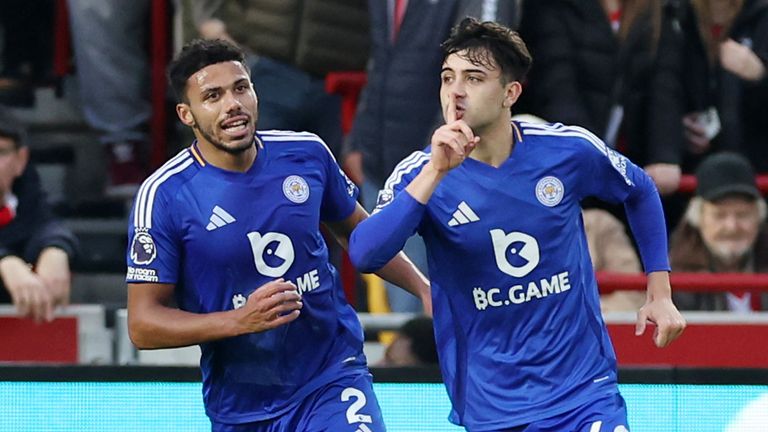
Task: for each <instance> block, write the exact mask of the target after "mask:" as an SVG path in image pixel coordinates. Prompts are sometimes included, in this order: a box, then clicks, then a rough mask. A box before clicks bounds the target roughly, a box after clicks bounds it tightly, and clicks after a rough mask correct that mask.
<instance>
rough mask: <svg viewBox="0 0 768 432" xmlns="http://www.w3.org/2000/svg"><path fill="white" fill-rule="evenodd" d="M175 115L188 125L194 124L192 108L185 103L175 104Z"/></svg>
mask: <svg viewBox="0 0 768 432" xmlns="http://www.w3.org/2000/svg"><path fill="white" fill-rule="evenodd" d="M176 115H178V116H179V120H181V122H182V123H184V124H185V125H187V126H189V127H194V126H195V117H194V116H193V115H192V109H191V108H190V106H189V105H187V104H185V103H180V104H176Z"/></svg>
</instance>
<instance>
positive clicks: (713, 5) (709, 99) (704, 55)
mask: <svg viewBox="0 0 768 432" xmlns="http://www.w3.org/2000/svg"><path fill="white" fill-rule="evenodd" d="M690 6H691V7H690V8H688V9H687V14H686V15H685V16H686V19H685V21H684V24H685V25H684V29H685V35H686V50H685V65H686V70H685V82H686V96H687V100H688V105H687V111H686V112H687V113H688V114H687V115H686V116H685V118H684V123H685V128H686V136H687V138H688V145H689V148H690V150H691V152H692V153H694V154H702V153H705V152H708V151H710V150H714V151H722V150H728V151H735V152H739V153H742V154H744V155H746V156H747V157H748V158H749V159H750V160H751V161H752V163H753V164H754V166H755V169H756V170H757V171H758V172H765V171H768V131H767V130H766V129H765V124H764V123H765V106H766V104H768V79H767V78H766V65H767V64H768V0H735V1H734V0H692V1H691V4H690Z"/></svg>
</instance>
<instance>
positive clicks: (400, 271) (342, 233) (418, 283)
mask: <svg viewBox="0 0 768 432" xmlns="http://www.w3.org/2000/svg"><path fill="white" fill-rule="evenodd" d="M367 218H368V212H366V211H365V209H363V207H362V206H361V205H360V204H357V205H356V206H355V210H354V211H353V212H352V214H351V215H349V216H348V217H347V218H345V219H343V220H341V221H337V222H324V224H325V226H327V227H328V229H329V230H330V231H331V233H333V236H334V237H335V238H336V241H338V242H339V244H340V245H341V246H342V247H343V248H344V250H348V249H349V238H350V236H351V235H352V231H354V229H355V227H356V226H357V224H359V223H360V222H362V221H363V220H365V219H367ZM376 274H377V275H379V276H381V278H382V279H384V280H386V281H388V282H391V283H393V284H395V285H397V286H399V287H402V288H403V289H405V290H406V291H408V292H410V293H411V294H413V295H415V296H416V297H418V298H420V299H421V301H422V302H423V303H424V310H425V311H426V312H427V313H430V312H431V296H430V292H429V282H428V280H427V278H426V277H425V276H424V275H423V274H422V273H421V272H420V271H419V269H418V268H417V267H416V265H414V264H413V263H412V262H411V260H410V259H408V257H407V256H406V255H405V254H404V253H402V252H399V253H398V254H397V255H395V257H394V258H392V259H391V260H390V261H389V262H388V263H387V264H386V265H385V266H384V267H382V268H381V269H379V270H378V271H377V272H376Z"/></svg>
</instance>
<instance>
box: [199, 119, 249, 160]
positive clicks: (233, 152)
mask: <svg viewBox="0 0 768 432" xmlns="http://www.w3.org/2000/svg"><path fill="white" fill-rule="evenodd" d="M193 117H194V116H193ZM192 127H193V128H194V129H196V130H197V131H198V132H200V135H202V136H203V138H205V139H206V141H208V142H209V143H211V145H213V146H214V147H216V148H217V149H219V150H221V151H223V152H225V153H229V154H231V155H235V156H237V155H240V154H242V153H243V152H245V151H246V150H248V149H249V148H251V147H252V146H253V145H254V143H255V142H256V139H255V138H254V139H252V140H251V142H250V144H249V145H247V146H243V147H227V146H225V145H224V144H222V143H221V141H219V140H217V139H215V138H214V137H213V135H211V134H209V133H208V132H206V131H205V130H203V129H202V128H200V126H198V123H197V120H195V125H194V126H192Z"/></svg>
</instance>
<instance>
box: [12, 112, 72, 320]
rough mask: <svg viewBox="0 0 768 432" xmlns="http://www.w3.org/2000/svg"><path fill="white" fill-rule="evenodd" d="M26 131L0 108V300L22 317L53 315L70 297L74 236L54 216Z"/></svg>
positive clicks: (36, 317) (37, 318)
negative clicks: (13, 308)
mask: <svg viewBox="0 0 768 432" xmlns="http://www.w3.org/2000/svg"><path fill="white" fill-rule="evenodd" d="M25 136H26V132H25V130H24V128H23V127H22V126H20V124H19V122H18V120H16V119H14V118H12V117H11V116H10V115H9V114H8V113H6V112H5V111H0V278H2V287H1V288H0V302H3V303H7V302H9V301H12V302H13V304H14V305H15V306H16V308H17V310H18V312H19V314H20V315H22V316H28V317H31V318H34V319H35V320H37V321H41V320H46V321H50V320H52V319H53V310H54V308H55V307H56V306H61V305H66V304H67V303H68V302H69V291H70V278H71V276H70V269H69V264H70V261H71V260H72V258H73V257H74V254H75V250H76V248H77V240H76V239H75V237H74V235H73V234H72V233H71V232H70V231H69V230H67V229H66V228H64V227H63V226H62V225H61V223H60V222H59V221H58V220H56V218H55V217H54V216H53V214H52V212H51V208H50V207H49V206H48V203H47V202H46V200H45V193H44V192H43V191H42V189H41V188H40V179H39V178H38V175H37V172H36V171H35V169H34V168H33V167H32V166H30V165H29V164H28V163H27V162H28V161H29V148H27V147H26V146H25V142H24V141H25Z"/></svg>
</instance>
